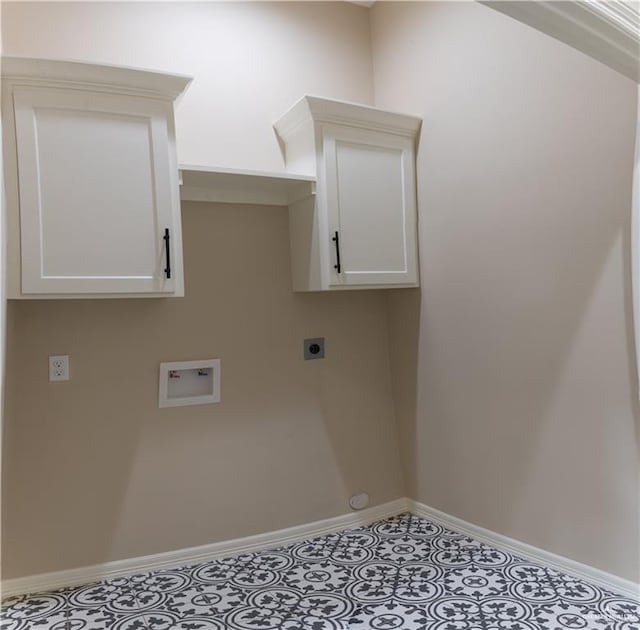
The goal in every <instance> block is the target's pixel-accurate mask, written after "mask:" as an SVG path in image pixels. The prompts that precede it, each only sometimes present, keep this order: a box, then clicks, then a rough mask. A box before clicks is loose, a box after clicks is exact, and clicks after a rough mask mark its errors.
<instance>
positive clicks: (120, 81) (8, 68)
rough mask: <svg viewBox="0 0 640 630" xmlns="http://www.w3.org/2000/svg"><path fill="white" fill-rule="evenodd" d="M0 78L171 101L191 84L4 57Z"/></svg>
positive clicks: (121, 70)
mask: <svg viewBox="0 0 640 630" xmlns="http://www.w3.org/2000/svg"><path fill="white" fill-rule="evenodd" d="M0 74H1V76H2V79H3V80H6V81H9V82H11V83H13V84H18V83H19V84H23V85H36V86H38V85H41V86H48V87H66V88H73V89H78V90H89V91H104V92H114V91H115V92H118V93H126V94H130V95H133V96H146V97H152V98H156V99H162V100H171V101H173V100H175V99H176V98H178V96H180V95H181V94H182V92H184V90H185V89H186V87H187V86H188V85H189V83H190V82H191V80H192V79H191V77H187V76H184V75H178V74H164V73H162V72H152V71H149V70H137V69H134V68H125V67H118V66H105V65H98V64H90V63H80V62H78V61H61V60H53V59H32V58H28V57H2V58H1V59H0Z"/></svg>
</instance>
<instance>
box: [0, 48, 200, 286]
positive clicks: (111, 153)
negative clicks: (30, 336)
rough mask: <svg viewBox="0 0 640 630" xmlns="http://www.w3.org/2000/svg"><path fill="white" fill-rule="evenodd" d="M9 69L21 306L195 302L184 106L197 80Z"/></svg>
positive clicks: (12, 223) (12, 218) (11, 253)
mask: <svg viewBox="0 0 640 630" xmlns="http://www.w3.org/2000/svg"><path fill="white" fill-rule="evenodd" d="M2 64H3V65H2V75H3V77H2V78H3V129H4V130H5V146H4V157H5V160H4V162H5V169H6V170H5V181H6V187H7V203H8V208H9V212H8V226H9V239H8V259H9V260H8V263H9V283H8V285H9V287H8V289H9V290H8V295H9V297H12V298H18V297H22V298H47V297H48V298H55V297H127V296H154V295H155V296H181V295H183V294H184V285H183V271H182V245H181V225H180V199H179V182H178V167H177V162H176V151H175V133H174V123H173V115H174V114H173V102H174V99H175V98H176V97H177V96H178V95H179V94H180V93H181V92H182V91H183V90H184V88H185V87H186V86H187V84H188V83H189V79H188V78H185V77H177V76H167V75H162V74H158V73H153V72H144V71H137V70H129V69H122V68H113V67H105V66H94V65H89V64H79V63H69V62H53V61H43V60H27V59H16V58H4V59H3V60H2Z"/></svg>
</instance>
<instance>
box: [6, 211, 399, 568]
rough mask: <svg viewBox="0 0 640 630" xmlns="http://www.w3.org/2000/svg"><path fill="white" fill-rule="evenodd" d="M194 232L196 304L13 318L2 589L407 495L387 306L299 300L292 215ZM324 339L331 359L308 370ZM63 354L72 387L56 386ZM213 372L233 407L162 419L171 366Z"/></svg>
mask: <svg viewBox="0 0 640 630" xmlns="http://www.w3.org/2000/svg"><path fill="white" fill-rule="evenodd" d="M183 222H184V244H185V269H186V291H187V297H185V298H184V299H175V300H172V299H166V300H102V301H101V300H84V301H62V300H60V301H21V302H16V301H11V302H10V304H9V345H8V361H9V369H8V373H7V378H8V380H7V413H6V428H5V435H4V442H5V461H4V464H5V468H4V475H3V476H4V484H5V485H4V495H3V515H4V526H3V532H2V533H3V549H4V554H3V577H4V578H10V577H16V576H21V575H29V574H34V573H39V572H43V571H52V570H59V569H64V568H70V567H77V566H84V565H88V564H92V563H98V562H103V561H107V560H114V559H118V558H126V557H134V556H138V555H143V554H149V553H157V552H162V551H167V550H170V549H177V548H182V547H188V546H193V545H201V544H206V543H211V542H215V541H217V540H224V539H228V538H236V537H239V536H245V535H249V534H254V533H259V532H263V531H270V530H273V529H278V528H282V527H288V526H291V525H295V524H301V523H307V522H311V521H314V520H318V519H321V518H326V517H330V516H335V515H338V514H344V513H346V512H348V511H349V507H348V497H349V496H350V495H351V494H354V493H355V492H358V491H362V490H366V491H367V492H369V493H370V495H371V502H372V504H378V503H381V502H384V501H388V500H392V499H395V498H398V497H400V496H403V492H404V490H403V484H402V478H401V468H400V463H399V452H398V444H397V439H396V433H395V426H394V423H393V408H392V402H391V384H390V377H389V363H388V348H387V332H386V318H385V309H384V296H383V294H382V293H381V292H373V291H364V292H359V291H357V292H349V293H340V294H337V295H336V294H331V295H327V294H293V293H292V292H291V290H290V266H289V255H288V216H287V211H286V209H285V208H268V207H250V206H223V205H213V204H186V207H185V209H184V213H183ZM315 336H325V337H326V339H327V342H326V344H327V345H326V350H327V357H326V358H325V359H324V360H321V361H303V360H302V339H303V338H305V337H315ZM56 353H68V354H69V355H70V356H71V374H72V379H71V380H70V381H69V382H68V383H49V382H47V356H48V355H49V354H56ZM209 357H219V358H220V359H221V360H222V402H221V403H220V404H218V405H207V406H193V407H183V408H173V409H158V401H157V380H158V364H159V362H160V361H167V360H186V359H192V358H209Z"/></svg>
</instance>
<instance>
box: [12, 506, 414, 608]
mask: <svg viewBox="0 0 640 630" xmlns="http://www.w3.org/2000/svg"><path fill="white" fill-rule="evenodd" d="M408 506H409V501H408V499H405V498H402V499H396V500H395V501H390V502H389V503H384V504H383V505H378V506H376V507H371V508H367V509H365V510H360V511H358V512H351V513H349V514H344V515H342V516H336V517H333V518H327V519H324V520H322V521H315V522H313V523H308V524H305V525H297V526H295V527H288V528H286V529H279V530H276V531H273V532H267V533H265V534H256V535H255V536H246V537H245V538H236V539H234V540H224V541H222V542H217V543H213V544H210V545H202V546H200V547H190V548H187V549H178V550H176V551H168V552H165V553H157V554H154V555H151V556H141V557H138V558H128V559H126V560H115V561H113V562H104V563H102V564H94V565H92V566H89V567H81V568H79V569H69V570H67V571H55V572H53V573H41V574H39V575H29V576H26V577H21V578H13V579H8V580H2V583H1V586H0V590H1V592H2V597H3V598H4V597H10V596H12V595H24V594H27V593H41V592H44V591H51V590H54V589H58V588H64V587H66V586H79V585H81V584H90V583H91V582H98V581H100V580H108V579H111V578H116V577H123V576H127V575H133V574H136V573H146V572H148V571H157V570H158V569H170V568H174V569H175V568H179V567H184V566H188V565H192V564H198V563H199V562H206V561H207V560H216V559H218V558H224V557H229V556H235V555H238V554H241V553H246V552H250V551H259V550H261V549H272V548H274V547H282V546H283V545H288V544H291V543H294V542H299V541H302V540H306V539H308V538H315V537H316V536H322V535H324V534H330V533H333V532H338V531H340V530H343V529H349V528H353V527H360V526H363V525H369V524H371V523H373V522H375V521H378V520H381V519H384V518H388V517H390V516H394V515H396V514H400V513H401V512H407V511H408V509H409V508H408Z"/></svg>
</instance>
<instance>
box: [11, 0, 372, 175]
mask: <svg viewBox="0 0 640 630" xmlns="http://www.w3.org/2000/svg"><path fill="white" fill-rule="evenodd" d="M1 11H2V30H3V33H2V34H3V45H4V54H6V55H17V56H25V57H43V58H58V59H73V60H79V61H89V62H96V63H106V64H115V65H124V66H133V67H139V68H147V69H151V70H160V71H165V72H177V73H182V74H186V75H189V76H192V77H194V78H195V79H194V81H193V82H192V84H191V85H190V86H189V89H188V91H187V92H186V93H185V95H184V97H183V98H182V100H181V102H180V104H179V106H178V108H177V113H176V134H177V141H178V159H179V161H180V162H181V163H184V164H196V165H208V166H222V167H226V168H244V169H256V170H261V169H262V170H271V171H280V170H283V169H284V163H283V158H282V155H281V152H280V149H279V146H278V143H277V140H276V136H275V133H274V131H273V129H272V128H271V125H272V124H273V122H274V121H275V120H277V119H278V118H279V117H280V116H281V115H282V114H283V113H284V112H285V111H286V110H287V109H289V107H290V106H291V105H293V103H294V102H295V101H297V100H298V99H299V98H300V97H301V96H302V95H303V94H305V93H310V94H319V95H322V96H327V97H330V98H339V99H344V100H351V101H357V102H361V103H370V102H371V99H372V97H373V91H372V78H371V54H370V46H369V17H368V11H367V9H366V8H364V7H360V6H356V5H353V4H349V3H347V2H4V1H3V2H2V7H1Z"/></svg>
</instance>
